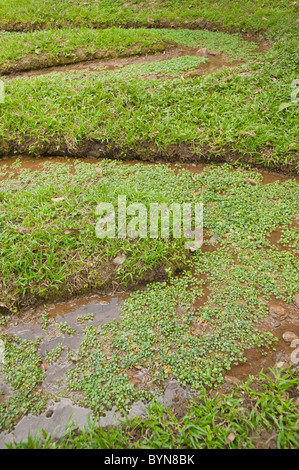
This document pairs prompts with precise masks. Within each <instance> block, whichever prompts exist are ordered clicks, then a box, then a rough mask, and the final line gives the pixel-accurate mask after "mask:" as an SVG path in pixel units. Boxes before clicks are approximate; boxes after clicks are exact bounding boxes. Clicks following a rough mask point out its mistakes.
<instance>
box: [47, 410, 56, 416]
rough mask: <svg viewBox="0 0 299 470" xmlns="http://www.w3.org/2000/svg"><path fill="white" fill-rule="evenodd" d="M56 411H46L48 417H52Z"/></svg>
mask: <svg viewBox="0 0 299 470" xmlns="http://www.w3.org/2000/svg"><path fill="white" fill-rule="evenodd" d="M53 413H54V411H53V410H48V411H47V412H46V418H51V416H52V415H53Z"/></svg>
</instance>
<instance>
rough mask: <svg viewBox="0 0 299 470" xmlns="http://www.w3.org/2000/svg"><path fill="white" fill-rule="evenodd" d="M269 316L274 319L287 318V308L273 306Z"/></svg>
mask: <svg viewBox="0 0 299 470" xmlns="http://www.w3.org/2000/svg"><path fill="white" fill-rule="evenodd" d="M269 314H270V315H271V316H272V317H279V318H282V317H285V316H286V311H285V308H283V307H281V306H280V305H272V307H270V308H269Z"/></svg>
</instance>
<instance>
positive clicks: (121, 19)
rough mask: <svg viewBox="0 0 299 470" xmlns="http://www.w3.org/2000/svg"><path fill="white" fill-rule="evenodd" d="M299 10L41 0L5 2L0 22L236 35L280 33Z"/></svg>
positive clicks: (205, 1)
mask: <svg viewBox="0 0 299 470" xmlns="http://www.w3.org/2000/svg"><path fill="white" fill-rule="evenodd" d="M297 8H298V7H297V6H296V5H294V4H292V5H290V4H289V2H288V1H287V0H284V1H279V0H276V1H270V0H267V1H264V0H258V1H256V0H246V1H244V2H242V3H240V2H235V3H234V5H233V8H232V6H231V3H230V2H227V0H220V1H218V2H217V3H215V2H214V3H213V4H212V3H211V2H210V1H209V0H200V1H197V0H196V1H195V0H193V1H191V2H190V1H187V0H183V1H177V0H169V1H167V2H165V1H164V0H156V1H155V3H154V4H153V2H151V1H150V0H145V1H142V2H141V0H134V1H129V2H127V1H125V0H104V1H101V2H100V3H98V2H85V3H84V5H82V4H79V3H78V4H76V3H72V4H70V3H69V2H68V0H61V1H60V2H59V3H57V2H56V1H55V2H54V0H51V1H48V2H47V8H44V6H43V5H41V4H40V2H39V1H38V0H30V1H29V2H26V3H24V1H23V0H14V1H13V2H10V3H7V2H6V1H5V0H1V3H0V23H1V25H2V28H3V29H8V30H13V29H17V30H26V29H39V28H42V27H49V25H51V26H52V27H58V28H60V27H63V26H69V25H72V26H88V27H102V28H105V27H110V26H113V25H119V26H124V27H127V26H132V25H134V26H151V27H153V26H162V27H170V26H171V27H186V24H187V25H188V26H191V27H194V28H198V29H203V28H209V29H220V28H222V29H224V30H233V31H236V30H237V31H240V30H244V31H246V30H247V31H248V30H251V31H252V30H253V31H263V30H266V29H268V28H269V27H271V28H273V29H275V30H276V31H279V29H280V28H281V27H285V22H286V20H287V21H288V22H293V23H294V22H295V18H294V12H296V11H297Z"/></svg>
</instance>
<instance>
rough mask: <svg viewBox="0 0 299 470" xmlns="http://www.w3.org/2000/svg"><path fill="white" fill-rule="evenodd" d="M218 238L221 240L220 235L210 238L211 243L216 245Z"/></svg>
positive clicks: (215, 234) (216, 234)
mask: <svg viewBox="0 0 299 470" xmlns="http://www.w3.org/2000/svg"><path fill="white" fill-rule="evenodd" d="M218 238H219V235H218V233H214V235H212V237H211V238H210V240H209V243H216V242H217V240H218Z"/></svg>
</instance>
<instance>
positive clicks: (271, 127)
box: [0, 48, 298, 169]
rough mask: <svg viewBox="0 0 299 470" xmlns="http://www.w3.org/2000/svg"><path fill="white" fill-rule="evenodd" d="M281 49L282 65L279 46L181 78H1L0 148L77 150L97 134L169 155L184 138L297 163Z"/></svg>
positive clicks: (198, 146)
mask: <svg viewBox="0 0 299 470" xmlns="http://www.w3.org/2000/svg"><path fill="white" fill-rule="evenodd" d="M285 52H286V53H289V55H290V57H289V60H290V61H289V68H286V67H285V64H284V62H285V61H286V60H287V57H286V54H285V55H284V56H283V54H282V53H281V51H280V50H279V49H278V48H276V49H274V51H273V53H272V56H271V57H270V58H269V59H268V60H267V61H265V62H264V63H263V62H259V63H251V64H249V65H247V66H243V67H242V68H239V69H231V70H230V69H227V70H225V71H222V72H218V73H215V74H213V75H210V76H206V77H198V78H196V77H195V78H192V79H186V80H182V79H181V77H179V78H178V79H175V80H166V81H160V80H151V81H150V82H146V81H144V80H142V81H141V80H138V79H136V78H135V79H134V78H132V79H128V78H127V79H126V80H125V79H122V76H121V74H117V73H112V74H111V79H110V75H109V74H104V75H103V74H100V76H99V75H98V73H89V74H87V75H84V74H82V73H81V74H76V73H73V74H67V75H66V74H63V73H61V74H49V75H47V76H39V77H33V78H31V79H30V80H26V79H18V80H14V81H10V82H8V81H5V87H6V96H5V103H3V104H2V105H0V106H1V111H2V114H1V119H0V151H1V153H2V154H5V153H13V152H15V153H22V152H24V151H27V152H30V153H34V154H42V153H45V151H46V149H47V152H48V153H51V152H52V154H53V153H55V152H57V151H60V152H62V154H63V153H66V152H67V151H69V152H71V153H73V154H75V153H76V148H77V147H78V148H79V151H80V146H81V147H82V144H83V143H88V142H92V141H93V140H96V141H98V142H100V143H102V144H103V145H104V148H105V146H106V148H107V147H108V149H109V144H110V145H111V144H112V143H113V145H114V146H117V147H118V148H119V149H120V150H121V151H122V152H123V155H124V156H126V154H127V153H129V154H131V155H132V154H134V153H135V156H138V152H139V151H138V148H139V147H140V145H142V144H143V143H144V144H145V145H147V146H148V144H149V143H152V144H153V145H154V146H157V148H158V149H159V151H161V152H162V155H164V156H165V157H166V158H167V147H169V146H170V145H179V144H180V143H182V142H186V143H187V144H188V145H190V146H191V147H193V149H194V153H195V155H197V158H201V154H202V153H203V154H204V155H205V154H206V155H205V156H206V158H207V157H210V158H212V159H216V158H217V155H220V156H223V155H225V153H226V152H229V151H233V152H235V153H236V155H237V159H239V161H242V160H244V159H245V161H246V160H247V161H251V162H252V163H253V164H256V165H257V164H261V165H263V166H268V167H272V168H283V167H285V168H286V167H288V165H289V166H291V167H293V169H294V168H295V167H296V161H298V159H297V158H296V151H297V147H298V143H297V106H296V105H294V106H290V107H288V108H286V109H283V110H281V111H280V106H281V105H282V103H288V102H289V103H291V93H292V91H293V89H292V87H291V83H292V80H293V79H295V78H296V67H295V64H294V66H292V62H291V61H293V60H294V57H293V56H292V51H287V50H286V51H285ZM174 63H175V62H174ZM270 65H271V73H270V76H269V67H270ZM124 70H125V69H124ZM164 70H165V69H164ZM169 71H170V72H171V67H169ZM243 72H246V73H245V74H243ZM127 77H128V76H127ZM74 116H76V119H75V120H74ZM116 117H117V119H116ZM282 128H283V132H281V129H282ZM207 147H208V148H209V152H208V153H207V151H205V149H206V148H207ZM107 151H108V150H107ZM150 152H151V150H150V148H149V150H148V157H150Z"/></svg>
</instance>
